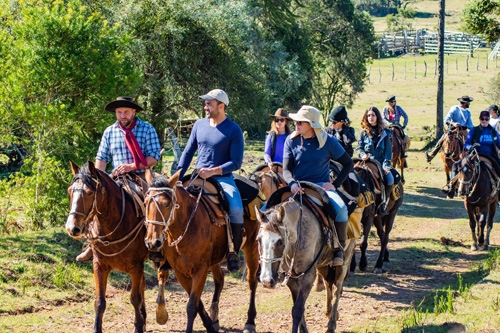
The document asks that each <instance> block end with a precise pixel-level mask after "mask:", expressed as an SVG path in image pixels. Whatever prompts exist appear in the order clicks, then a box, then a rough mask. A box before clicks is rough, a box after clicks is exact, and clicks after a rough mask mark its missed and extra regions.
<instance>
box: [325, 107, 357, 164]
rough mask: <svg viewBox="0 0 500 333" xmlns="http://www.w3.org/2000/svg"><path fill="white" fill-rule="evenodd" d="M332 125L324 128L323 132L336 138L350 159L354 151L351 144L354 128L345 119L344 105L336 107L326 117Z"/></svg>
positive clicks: (354, 138)
mask: <svg viewBox="0 0 500 333" xmlns="http://www.w3.org/2000/svg"><path fill="white" fill-rule="evenodd" d="M328 119H330V121H331V122H332V124H331V125H330V126H328V127H325V132H326V133H328V134H330V135H333V136H334V137H336V138H337V140H338V141H339V143H340V145H341V146H342V147H343V148H344V149H345V151H346V152H347V154H348V155H349V156H350V157H352V155H353V154H354V149H353V148H352V143H353V142H355V141H356V135H355V134H354V128H352V127H351V126H350V125H351V121H350V120H349V118H348V117H347V110H346V108H345V106H344V105H340V106H337V107H336V108H335V109H333V111H332V112H331V113H330V115H329V116H328Z"/></svg>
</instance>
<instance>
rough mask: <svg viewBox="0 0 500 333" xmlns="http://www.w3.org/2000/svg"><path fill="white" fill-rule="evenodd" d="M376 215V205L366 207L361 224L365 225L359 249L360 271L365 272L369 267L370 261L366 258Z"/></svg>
mask: <svg viewBox="0 0 500 333" xmlns="http://www.w3.org/2000/svg"><path fill="white" fill-rule="evenodd" d="M374 214H375V205H374V204H371V205H370V206H368V207H366V208H365V209H364V211H363V217H362V219H361V223H362V224H363V236H362V237H361V244H360V246H359V249H360V250H361V258H360V259H359V270H360V271H362V272H364V271H366V268H367V267H368V259H367V257H366V249H367V248H368V236H369V235H370V230H371V228H372V225H373V216H374Z"/></svg>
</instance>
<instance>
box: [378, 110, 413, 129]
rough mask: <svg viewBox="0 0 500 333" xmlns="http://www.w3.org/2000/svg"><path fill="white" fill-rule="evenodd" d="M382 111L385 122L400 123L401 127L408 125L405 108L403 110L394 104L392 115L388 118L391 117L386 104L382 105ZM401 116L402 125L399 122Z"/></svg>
mask: <svg viewBox="0 0 500 333" xmlns="http://www.w3.org/2000/svg"><path fill="white" fill-rule="evenodd" d="M383 112H384V115H383V117H384V120H385V121H386V122H387V123H390V124H397V125H400V126H403V127H406V125H408V115H407V114H406V112H405V110H403V108H402V107H400V106H399V105H397V104H396V109H395V110H394V115H393V116H392V119H390V118H391V117H390V116H389V108H388V107H387V106H385V107H384V111H383ZM401 117H403V118H404V123H403V124H402V125H401V123H400V122H399V120H400V119H401Z"/></svg>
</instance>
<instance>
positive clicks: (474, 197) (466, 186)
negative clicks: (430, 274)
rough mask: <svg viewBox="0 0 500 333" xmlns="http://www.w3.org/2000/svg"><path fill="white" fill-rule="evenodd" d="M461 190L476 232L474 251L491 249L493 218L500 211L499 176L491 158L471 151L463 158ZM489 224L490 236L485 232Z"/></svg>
mask: <svg viewBox="0 0 500 333" xmlns="http://www.w3.org/2000/svg"><path fill="white" fill-rule="evenodd" d="M458 182H459V184H460V185H459V188H458V193H459V194H460V195H462V196H465V199H464V204H465V209H466V210H467V214H469V226H470V229H471V233H472V245H471V247H470V248H471V250H473V251H477V250H478V249H481V250H488V248H489V245H490V233H491V229H492V228H493V218H494V217H495V213H496V211H497V203H498V191H499V186H500V184H499V182H500V180H499V178H498V175H497V174H496V172H495V171H494V168H493V167H492V166H491V161H489V158H488V157H485V156H482V155H481V156H480V155H478V153H477V151H476V150H475V149H472V150H470V151H469V152H468V153H467V154H466V156H465V157H464V158H463V159H462V160H461V161H460V170H459V173H458ZM485 227H486V237H485V236H484V231H485Z"/></svg>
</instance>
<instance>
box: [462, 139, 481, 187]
mask: <svg viewBox="0 0 500 333" xmlns="http://www.w3.org/2000/svg"><path fill="white" fill-rule="evenodd" d="M480 162H481V161H480V159H479V155H478V153H477V151H476V149H475V146H473V148H472V149H470V150H469V152H468V153H467V155H466V156H465V157H464V158H462V160H461V161H460V169H459V171H458V175H457V177H458V182H459V184H460V186H459V188H458V193H459V194H460V195H461V196H468V195H469V194H470V192H471V191H472V189H473V187H474V185H475V184H476V181H477V178H478V173H479V163H480Z"/></svg>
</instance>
